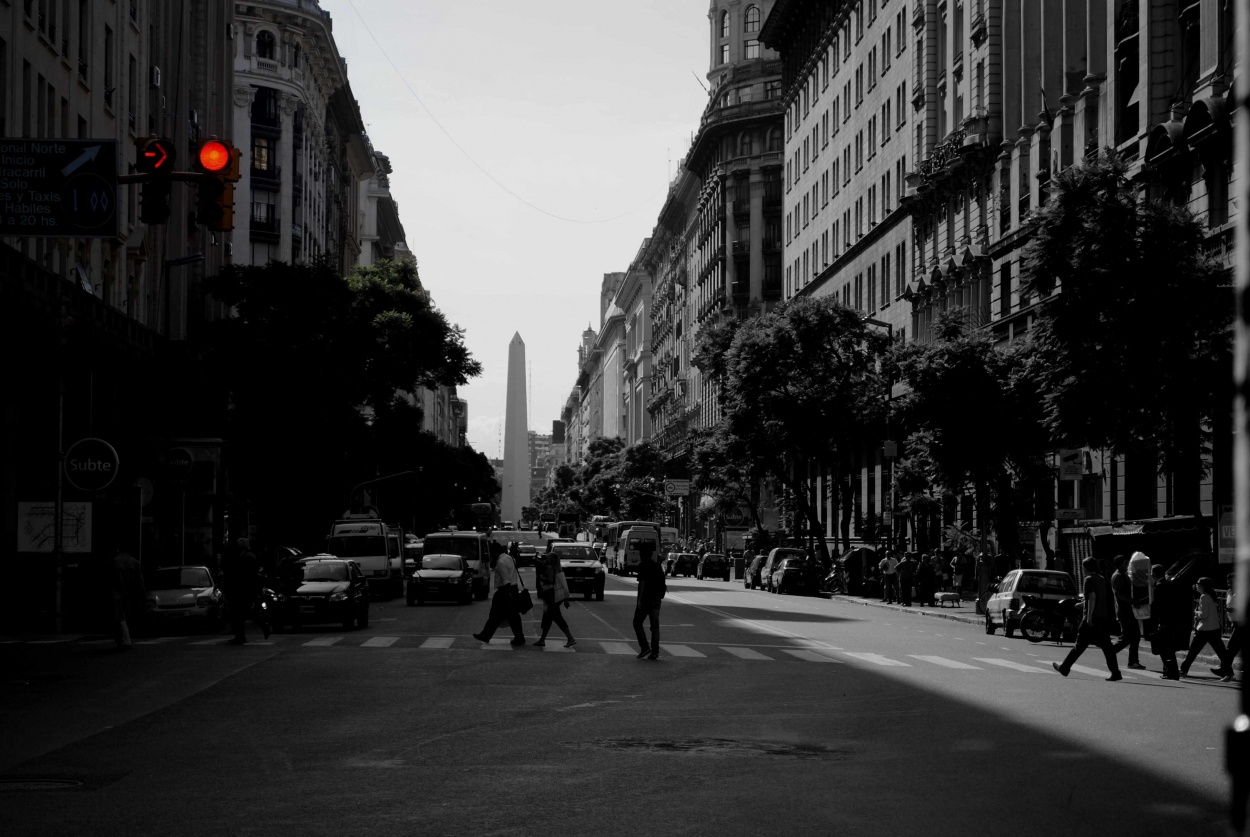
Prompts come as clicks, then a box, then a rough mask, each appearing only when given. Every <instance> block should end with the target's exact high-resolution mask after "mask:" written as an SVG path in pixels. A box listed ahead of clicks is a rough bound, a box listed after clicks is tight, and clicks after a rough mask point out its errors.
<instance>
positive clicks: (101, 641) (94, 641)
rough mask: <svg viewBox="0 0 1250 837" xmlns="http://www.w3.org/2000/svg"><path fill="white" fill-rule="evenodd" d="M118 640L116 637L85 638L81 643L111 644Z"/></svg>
mask: <svg viewBox="0 0 1250 837" xmlns="http://www.w3.org/2000/svg"><path fill="white" fill-rule="evenodd" d="M114 642H117V640H115V639H84V640H83V641H82V642H80V643H79V645H111V644H112V643H114Z"/></svg>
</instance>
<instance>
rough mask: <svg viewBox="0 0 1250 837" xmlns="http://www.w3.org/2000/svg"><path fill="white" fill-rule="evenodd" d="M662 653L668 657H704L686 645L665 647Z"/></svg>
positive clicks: (704, 655)
mask: <svg viewBox="0 0 1250 837" xmlns="http://www.w3.org/2000/svg"><path fill="white" fill-rule="evenodd" d="M664 651H665V653H666V654H668V655H669V656H670V657H706V656H707V655H706V654H701V653H699V652H698V651H696V650H694V649H693V648H691V647H690V646H688V645H665V646H664Z"/></svg>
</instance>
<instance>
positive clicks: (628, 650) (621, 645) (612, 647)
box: [599, 642, 638, 657]
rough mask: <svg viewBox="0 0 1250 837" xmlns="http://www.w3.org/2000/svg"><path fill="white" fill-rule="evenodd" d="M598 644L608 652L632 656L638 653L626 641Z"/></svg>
mask: <svg viewBox="0 0 1250 837" xmlns="http://www.w3.org/2000/svg"><path fill="white" fill-rule="evenodd" d="M599 645H600V647H602V648H603V650H604V651H605V652H607V653H608V654H628V655H629V656H631V657H632V656H634V655H636V654H637V653H638V652H637V651H635V650H634V648H633V647H632V646H631V645H630V644H629V643H627V642H601V643H599Z"/></svg>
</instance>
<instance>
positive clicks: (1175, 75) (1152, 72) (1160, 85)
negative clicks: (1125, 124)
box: [1137, 0, 1245, 154]
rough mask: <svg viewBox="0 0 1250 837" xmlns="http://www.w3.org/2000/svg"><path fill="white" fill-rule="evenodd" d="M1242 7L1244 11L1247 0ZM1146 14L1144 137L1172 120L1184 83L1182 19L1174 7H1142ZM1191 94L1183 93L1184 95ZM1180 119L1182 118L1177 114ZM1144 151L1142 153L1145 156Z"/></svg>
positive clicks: (1141, 126) (1142, 53) (1140, 114)
mask: <svg viewBox="0 0 1250 837" xmlns="http://www.w3.org/2000/svg"><path fill="white" fill-rule="evenodd" d="M1241 5H1242V7H1243V8H1244V7H1245V4H1244V0H1243V2H1242V4H1241ZM1142 7H1143V12H1145V13H1146V14H1149V16H1150V17H1149V18H1148V21H1149V22H1148V24H1147V25H1148V26H1149V28H1148V29H1146V28H1143V30H1142V31H1143V32H1146V33H1149V37H1150V40H1149V42H1148V43H1143V44H1142V49H1141V51H1140V52H1139V53H1138V54H1139V55H1140V57H1141V61H1142V63H1143V65H1144V66H1143V67H1142V73H1141V78H1143V79H1145V80H1146V84H1147V85H1148V86H1147V88H1146V90H1147V91H1149V93H1148V96H1149V99H1148V103H1147V105H1146V107H1143V108H1141V109H1140V110H1138V125H1137V134H1138V136H1140V137H1145V135H1147V134H1148V133H1150V129H1151V127H1153V126H1155V125H1158V124H1159V123H1160V122H1167V121H1168V120H1169V119H1171V118H1172V103H1173V101H1174V99H1175V97H1176V94H1177V85H1178V83H1179V82H1180V81H1181V77H1182V67H1181V65H1180V60H1181V55H1180V48H1179V45H1180V43H1181V24H1180V18H1179V17H1178V16H1177V14H1176V8H1175V6H1174V5H1173V4H1171V3H1143V4H1142ZM1189 93H1192V91H1190V90H1183V91H1181V94H1182V95H1185V94H1189ZM1177 118H1180V114H1177ZM1145 150H1146V149H1145V147H1144V146H1143V147H1142V148H1141V152H1142V153H1143V154H1144V153H1145Z"/></svg>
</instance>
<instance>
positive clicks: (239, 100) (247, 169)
mask: <svg viewBox="0 0 1250 837" xmlns="http://www.w3.org/2000/svg"><path fill="white" fill-rule="evenodd" d="M254 98H256V88H255V87H251V86H246V87H244V86H240V87H236V88H234V123H233V124H234V145H235V147H236V148H238V149H239V151H240V152H242V157H243V160H242V161H240V165H239V182H238V183H236V184H234V230H233V231H232V232H231V233H230V239H231V244H232V246H231V250H232V251H233V252H234V253H235V258H236V259H237V258H242V256H243V254H247V259H246V260H247V262H248V263H249V264H250V263H251V254H250V251H249V249H248V236H249V235H250V232H251V226H252V225H251V220H252V166H251V163H250V162H246V161H250V160H251V159H252V100H253V99H254Z"/></svg>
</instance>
